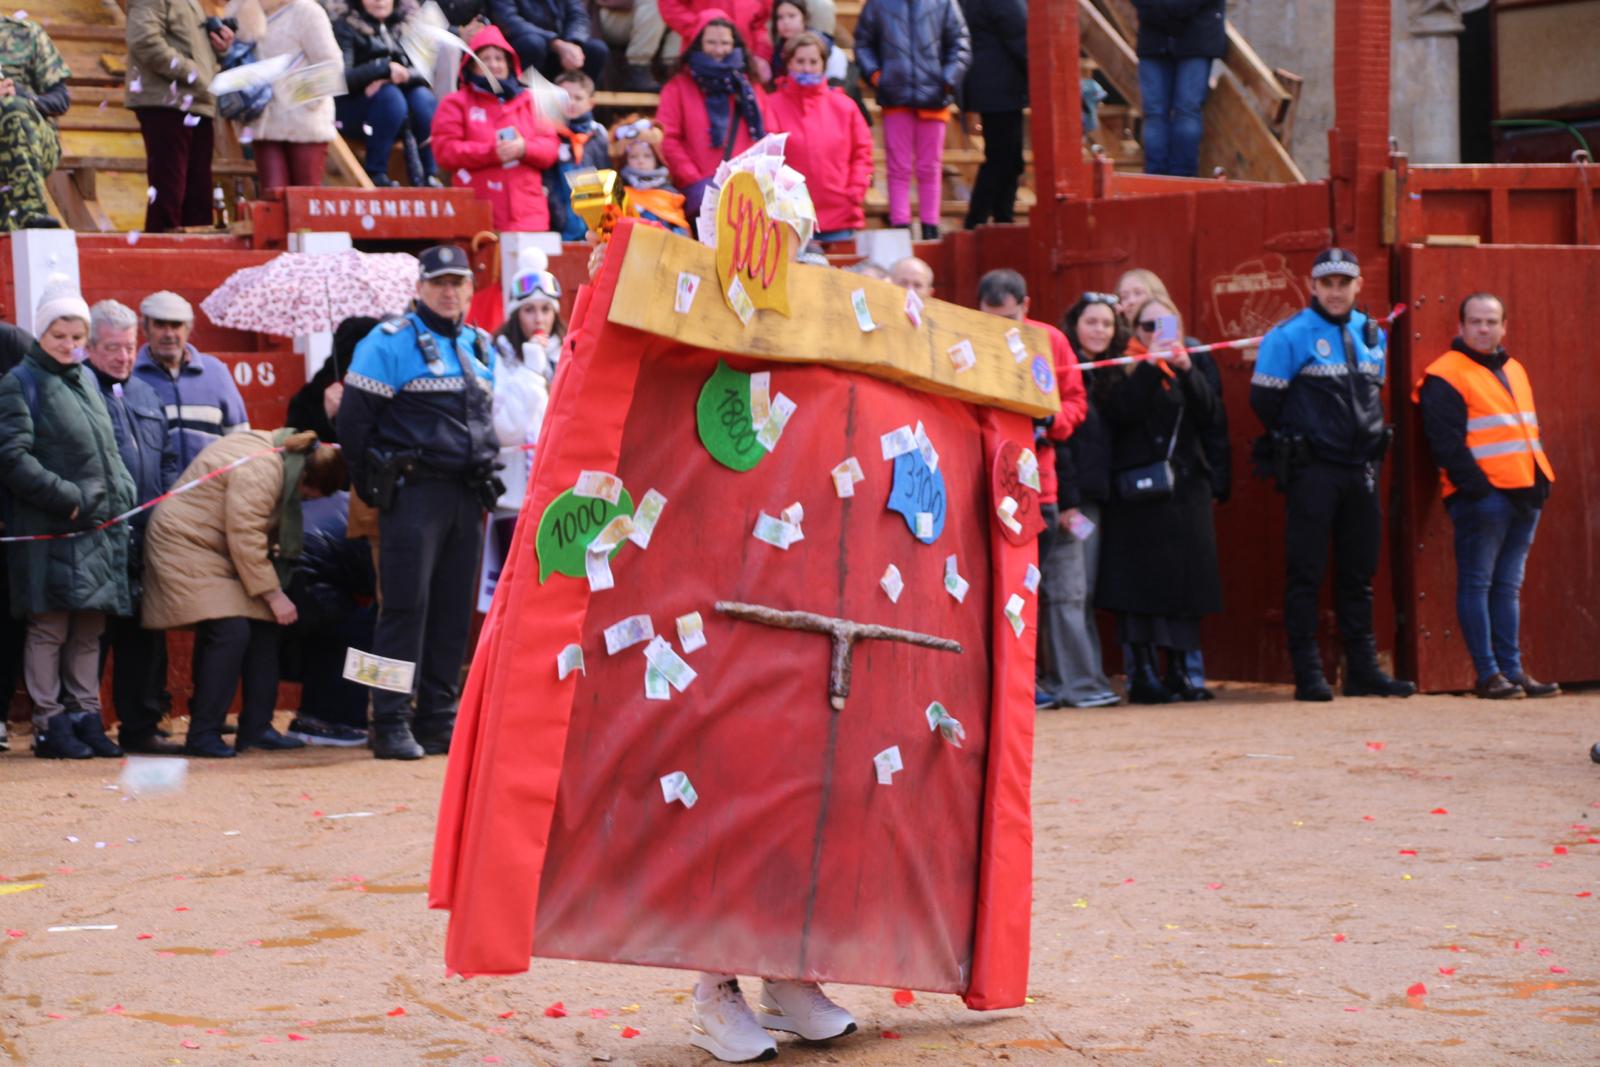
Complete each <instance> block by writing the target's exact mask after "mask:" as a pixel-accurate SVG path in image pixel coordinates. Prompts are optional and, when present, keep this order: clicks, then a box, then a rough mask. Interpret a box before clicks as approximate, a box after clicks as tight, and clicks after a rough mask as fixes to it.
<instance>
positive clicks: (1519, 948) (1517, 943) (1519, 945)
mask: <svg viewBox="0 0 1600 1067" xmlns="http://www.w3.org/2000/svg"><path fill="white" fill-rule="evenodd" d="M1511 947H1512V948H1513V949H1515V950H1516V951H1518V952H1521V951H1522V942H1521V941H1513V942H1512V943H1511Z"/></svg>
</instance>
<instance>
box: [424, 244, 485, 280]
mask: <svg viewBox="0 0 1600 1067" xmlns="http://www.w3.org/2000/svg"><path fill="white" fill-rule="evenodd" d="M417 258H418V260H420V261H421V263H422V270H421V272H420V275H419V276H420V277H421V279H422V280H423V281H427V280H428V279H429V278H439V277H443V276H444V275H446V274H458V275H460V276H461V277H463V278H470V277H472V267H471V266H470V265H469V264H468V263H467V254H466V253H465V252H463V251H461V249H459V248H457V247H456V246H455V245H434V246H433V247H432V248H429V249H426V250H424V251H423V253H422V255H420V256H418V257H417Z"/></svg>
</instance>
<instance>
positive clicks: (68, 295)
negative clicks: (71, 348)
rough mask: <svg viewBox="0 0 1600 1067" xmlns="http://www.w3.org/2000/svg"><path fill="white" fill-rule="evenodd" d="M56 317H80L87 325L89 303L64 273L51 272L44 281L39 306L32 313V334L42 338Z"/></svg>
mask: <svg viewBox="0 0 1600 1067" xmlns="http://www.w3.org/2000/svg"><path fill="white" fill-rule="evenodd" d="M57 319H82V320H83V324H84V326H88V325H89V304H88V301H86V300H84V299H83V295H82V294H81V293H79V292H78V287H77V285H75V284H74V283H73V281H72V279H71V278H69V277H67V276H66V275H65V274H52V275H50V278H49V280H47V281H46V282H45V283H44V293H43V294H42V295H41V296H40V297H39V307H38V310H36V311H35V312H34V313H33V335H34V336H35V337H40V338H42V337H43V336H44V334H45V331H46V330H48V329H49V328H50V324H51V323H52V322H54V321H56V320H57Z"/></svg>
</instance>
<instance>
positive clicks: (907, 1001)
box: [894, 989, 917, 1008]
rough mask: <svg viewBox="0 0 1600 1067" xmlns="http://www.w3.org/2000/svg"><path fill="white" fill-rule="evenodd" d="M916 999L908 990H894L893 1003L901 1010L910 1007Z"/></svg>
mask: <svg viewBox="0 0 1600 1067" xmlns="http://www.w3.org/2000/svg"><path fill="white" fill-rule="evenodd" d="M916 999H917V997H916V994H915V993H913V992H911V990H909V989H896V990H895V991H894V1002H895V1003H896V1004H898V1005H900V1006H901V1007H902V1008H909V1007H911V1005H912V1003H913V1002H914V1001H915V1000H916Z"/></svg>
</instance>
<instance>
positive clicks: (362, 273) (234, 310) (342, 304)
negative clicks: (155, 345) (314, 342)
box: [200, 251, 418, 337]
mask: <svg viewBox="0 0 1600 1067" xmlns="http://www.w3.org/2000/svg"><path fill="white" fill-rule="evenodd" d="M417 270H418V267H417V260H416V257H415V256H408V255H406V254H405V253H403V252H382V253H368V252H354V251H349V252H316V253H310V252H285V253H284V254H283V255H281V256H279V257H278V258H276V259H274V260H271V261H269V262H267V263H263V264H261V266H259V267H246V268H245V269H243V270H239V271H235V272H234V273H233V274H231V275H230V276H229V277H228V280H227V281H225V282H223V283H222V284H221V285H220V286H218V287H217V289H216V290H215V291H214V292H213V293H212V294H211V295H210V296H208V297H206V298H205V299H204V300H202V301H201V302H200V308H201V310H202V311H204V312H205V313H206V315H207V316H208V317H209V318H210V319H211V321H212V322H214V323H216V324H217V325H218V326H226V327H229V328H230V329H235V330H244V331H246V332H252V333H272V334H279V335H281V336H285V337H295V336H298V335H300V334H307V333H325V332H327V331H330V330H332V329H334V328H335V327H336V326H338V325H339V323H340V322H342V321H344V320H345V319H347V318H350V317H351V316H354V315H371V316H375V317H381V316H384V315H398V314H401V313H403V312H404V311H405V310H406V308H407V307H409V306H410V304H411V300H412V298H413V297H414V296H416V292H417Z"/></svg>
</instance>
